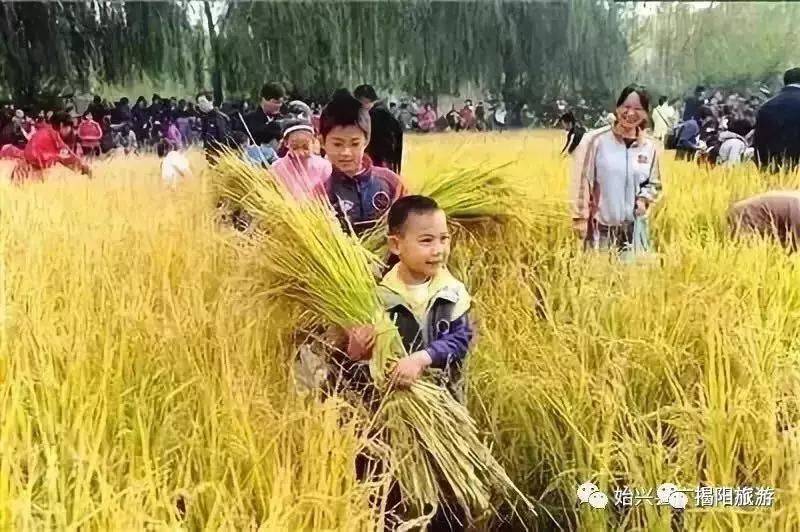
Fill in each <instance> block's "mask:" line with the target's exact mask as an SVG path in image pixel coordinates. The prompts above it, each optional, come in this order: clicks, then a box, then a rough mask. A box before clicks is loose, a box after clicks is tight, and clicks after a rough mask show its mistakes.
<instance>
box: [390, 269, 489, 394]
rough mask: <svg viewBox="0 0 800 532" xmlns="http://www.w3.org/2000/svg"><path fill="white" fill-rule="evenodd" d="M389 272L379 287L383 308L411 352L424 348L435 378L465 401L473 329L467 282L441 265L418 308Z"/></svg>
mask: <svg viewBox="0 0 800 532" xmlns="http://www.w3.org/2000/svg"><path fill="white" fill-rule="evenodd" d="M397 269H398V266H395V267H394V268H392V269H391V270H390V271H389V273H387V274H386V275H385V276H384V278H383V280H382V281H381V283H380V285H379V286H378V295H379V297H380V299H381V302H382V303H383V306H384V309H385V310H386V312H388V313H389V316H390V317H391V318H392V321H393V322H394V323H395V326H396V327H397V330H398V332H399V333H400V337H401V338H402V340H403V346H404V347H405V348H406V350H407V351H408V353H409V354H411V353H414V352H415V351H420V350H425V351H427V353H428V355H430V357H431V360H432V364H431V367H430V369H429V371H432V373H433V374H434V377H435V378H436V380H437V381H438V382H439V384H441V385H442V386H445V387H446V388H447V389H448V390H449V391H450V393H451V394H452V395H453V397H455V398H456V399H457V400H459V401H461V402H464V387H463V375H462V373H463V371H462V369H463V365H464V361H465V358H466V356H467V352H468V351H469V347H470V344H471V342H472V339H473V336H474V331H473V328H472V324H471V323H470V320H469V308H470V304H471V299H470V296H469V294H468V293H467V289H466V288H465V287H464V285H463V284H462V283H461V282H460V281H458V280H457V279H456V278H455V277H453V276H452V275H451V274H450V272H449V271H447V269H445V268H442V269H441V270H440V271H439V273H438V274H437V275H436V276H434V277H433V278H432V279H431V281H430V285H429V288H428V295H427V297H426V299H425V301H423V302H422V304H421V305H420V307H419V308H414V307H413V305H412V303H411V302H412V301H413V298H411V296H410V295H409V292H408V289H407V287H406V285H405V284H404V283H403V282H402V281H401V280H400V278H399V276H398V273H397Z"/></svg>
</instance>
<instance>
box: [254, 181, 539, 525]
mask: <svg viewBox="0 0 800 532" xmlns="http://www.w3.org/2000/svg"><path fill="white" fill-rule="evenodd" d="M240 179H241V180H242V182H243V183H244V184H245V185H246V186H247V187H248V189H249V190H250V191H251V192H250V194H249V196H248V197H249V198H251V199H254V198H257V199H258V201H257V202H256V203H260V205H253V206H252V208H253V212H254V214H256V215H259V214H260V215H263V216H267V215H268V216H269V218H270V230H269V231H268V232H266V233H264V234H263V235H262V237H263V243H264V262H263V264H264V268H265V269H266V270H267V271H268V272H269V274H270V276H271V277H272V278H273V279H274V280H276V281H280V282H281V286H280V288H279V289H276V290H274V291H273V292H272V294H273V295H274V296H275V297H285V298H288V299H290V300H292V302H293V303H294V302H296V303H299V304H301V305H302V306H303V307H304V308H305V309H306V311H307V312H308V313H309V314H311V315H313V316H314V317H315V319H316V320H317V322H318V323H319V324H322V325H334V326H336V327H339V328H341V329H349V328H351V327H354V326H358V325H364V324H369V325H372V326H373V327H374V328H375V330H376V332H377V336H376V345H375V349H374V354H373V358H372V360H371V361H370V363H369V368H370V374H371V376H372V380H373V382H374V384H375V386H376V387H377V389H378V391H379V393H380V394H381V397H382V400H381V405H380V407H379V408H378V412H377V414H376V419H375V420H373V422H374V423H376V424H379V425H380V426H381V427H382V429H384V430H385V433H386V434H388V441H389V444H390V446H391V449H392V455H393V457H392V459H391V460H390V461H391V463H390V464H389V465H390V468H391V470H392V472H393V474H394V475H395V476H396V478H397V480H398V482H399V483H400V486H401V490H402V492H403V498H404V503H405V504H406V505H408V506H409V507H410V508H411V509H412V511H414V512H415V514H416V515H417V516H420V515H422V517H420V518H418V519H416V520H414V521H412V522H409V523H407V525H408V526H418V525H419V524H421V523H424V522H425V521H426V519H429V517H430V515H432V514H428V516H425V515H423V514H424V513H425V511H426V509H430V508H431V507H435V506H436V505H437V504H438V503H439V502H440V501H441V500H442V499H443V498H444V495H443V490H444V491H446V492H448V493H451V494H452V498H454V499H455V502H458V503H459V504H460V505H462V506H463V507H464V508H465V509H467V511H468V512H469V514H470V515H476V514H485V513H488V512H491V511H492V510H493V509H494V508H495V506H494V503H496V502H500V501H506V502H510V503H512V505H513V504H514V503H516V502H518V501H522V502H523V503H524V504H525V506H526V509H527V510H529V511H530V512H533V510H532V508H531V505H530V502H528V501H527V499H526V498H525V496H524V495H523V494H522V493H521V492H520V491H519V490H518V489H517V488H516V486H514V484H513V482H512V481H511V479H510V478H509V477H508V475H507V474H506V472H505V470H504V469H503V467H502V466H501V465H500V464H499V463H498V462H497V461H496V460H495V459H494V458H493V457H492V454H491V452H490V450H489V449H488V448H487V447H486V445H485V444H484V443H483V441H482V440H481V438H480V435H479V431H478V428H477V426H476V424H475V422H474V420H473V419H472V418H471V416H470V415H469V412H468V411H467V409H466V408H465V407H464V406H463V405H461V404H459V403H458V402H457V401H456V400H455V399H453V397H452V396H451V395H450V394H449V393H448V392H447V391H446V390H444V389H443V388H441V387H439V386H437V385H435V384H433V383H432V382H429V381H426V380H424V379H423V380H422V381H419V382H417V383H416V384H415V385H414V386H412V387H411V388H410V389H409V390H407V391H406V390H397V389H393V388H392V383H391V381H390V380H389V379H387V377H386V375H387V373H388V371H390V370H391V369H392V367H393V365H394V363H396V361H397V360H398V359H399V358H400V357H402V356H405V355H406V353H405V351H404V349H403V346H402V342H401V341H400V337H399V335H398V333H397V330H396V328H395V327H394V324H393V323H391V321H390V320H389V318H388V316H387V315H386V314H385V313H384V312H383V310H382V307H381V305H380V302H379V300H378V297H377V295H376V288H377V287H376V282H375V278H374V276H373V273H372V265H373V264H372V260H373V259H372V257H371V256H370V254H369V253H368V252H367V251H366V250H365V249H364V247H363V246H361V245H360V243H359V241H358V240H357V239H356V238H354V237H350V236H348V235H346V234H345V233H344V232H342V230H341V228H340V226H339V225H338V223H337V222H336V220H335V219H334V217H333V215H332V212H331V211H330V209H329V207H328V206H327V205H326V204H323V203H322V202H319V201H310V202H307V203H302V204H301V203H298V202H295V201H293V200H292V199H291V198H290V196H289V195H288V193H287V192H286V191H284V190H281V188H280V187H279V186H275V184H274V183H270V182H268V181H265V180H264V179H263V178H260V177H259V178H254V177H253V175H252V173H249V172H244V173H242V175H241V176H240ZM498 499H499V500H498Z"/></svg>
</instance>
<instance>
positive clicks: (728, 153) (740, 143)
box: [717, 119, 750, 166]
mask: <svg viewBox="0 0 800 532" xmlns="http://www.w3.org/2000/svg"><path fill="white" fill-rule="evenodd" d="M749 133H750V123H749V122H747V120H743V119H736V120H733V121H732V122H731V123H730V124H729V126H728V130H727V131H723V132H722V133H720V135H719V140H720V146H719V154H718V155H717V164H720V165H723V166H735V165H737V164H739V163H741V162H742V161H743V160H744V159H745V152H746V151H747V140H745V137H746V136H747V135H748V134H749Z"/></svg>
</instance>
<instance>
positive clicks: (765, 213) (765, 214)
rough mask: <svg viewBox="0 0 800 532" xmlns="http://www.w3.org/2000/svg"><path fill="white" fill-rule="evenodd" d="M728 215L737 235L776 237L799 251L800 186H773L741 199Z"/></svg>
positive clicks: (729, 226) (784, 244)
mask: <svg viewBox="0 0 800 532" xmlns="http://www.w3.org/2000/svg"><path fill="white" fill-rule="evenodd" d="M727 218H728V228H729V229H730V231H731V235H732V236H733V237H734V238H736V237H739V236H745V235H759V236H762V237H768V238H774V239H776V240H777V241H778V242H780V243H781V245H782V246H783V247H785V248H786V249H787V250H789V251H791V252H795V251H797V249H798V243H800V190H773V191H770V192H764V193H762V194H758V195H756V196H752V197H750V198H747V199H744V200H742V201H738V202H736V203H734V204H733V205H732V206H731V208H730V209H729V210H728V217H727Z"/></svg>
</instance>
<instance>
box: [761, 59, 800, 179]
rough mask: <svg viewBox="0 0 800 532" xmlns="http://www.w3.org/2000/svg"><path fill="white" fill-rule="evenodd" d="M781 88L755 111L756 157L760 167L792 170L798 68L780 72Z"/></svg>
mask: <svg viewBox="0 0 800 532" xmlns="http://www.w3.org/2000/svg"><path fill="white" fill-rule="evenodd" d="M783 84H784V87H783V89H781V91H780V92H779V93H778V94H777V96H775V97H774V98H772V99H771V100H769V101H767V102H766V103H765V104H764V105H762V106H761V109H759V110H758V115H757V116H756V128H755V136H754V139H753V146H754V147H755V152H756V160H757V162H758V165H759V166H760V167H761V168H762V169H768V170H772V171H774V172H777V171H780V170H787V171H791V170H794V169H795V168H797V166H798V163H799V162H800V68H797V67H796V68H792V69H789V70H787V71H786V73H785V74H784V75H783Z"/></svg>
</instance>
